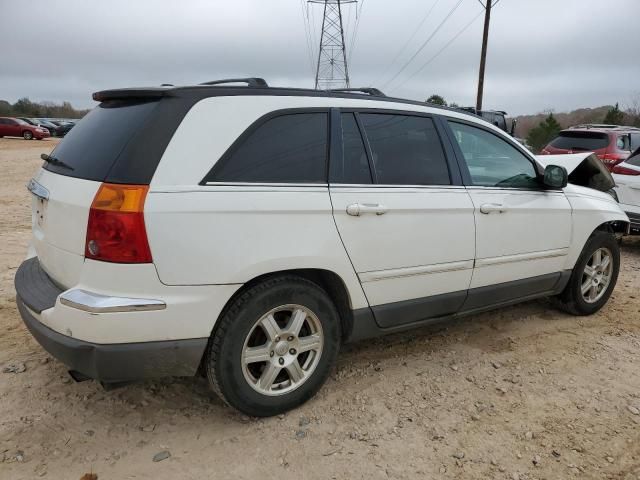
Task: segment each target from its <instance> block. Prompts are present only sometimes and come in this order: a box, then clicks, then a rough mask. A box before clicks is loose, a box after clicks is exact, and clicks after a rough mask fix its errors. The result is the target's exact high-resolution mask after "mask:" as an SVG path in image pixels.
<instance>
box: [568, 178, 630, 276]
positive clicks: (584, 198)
mask: <svg viewBox="0 0 640 480" xmlns="http://www.w3.org/2000/svg"><path fill="white" fill-rule="evenodd" d="M575 189H576V191H575V192H569V193H568V194H567V199H568V200H569V203H570V204H571V210H572V212H571V221H572V232H571V241H570V244H569V252H568V255H567V258H566V261H565V265H564V268H565V269H567V270H571V269H573V267H574V265H575V264H576V262H577V261H578V258H579V257H580V254H581V253H582V250H583V249H584V246H585V245H586V244H587V242H588V241H589V239H590V238H591V236H592V235H593V234H594V233H595V232H598V231H606V232H611V233H613V234H617V235H621V234H624V233H626V232H627V229H628V228H629V217H627V215H626V214H625V213H624V212H623V211H622V209H621V208H620V205H619V204H618V203H616V202H615V201H613V199H612V198H611V197H610V196H609V195H607V194H602V193H601V192H595V193H597V194H599V195H597V196H596V195H595V194H592V193H591V191H589V189H587V188H578V187H575ZM587 192H588V193H589V194H587Z"/></svg>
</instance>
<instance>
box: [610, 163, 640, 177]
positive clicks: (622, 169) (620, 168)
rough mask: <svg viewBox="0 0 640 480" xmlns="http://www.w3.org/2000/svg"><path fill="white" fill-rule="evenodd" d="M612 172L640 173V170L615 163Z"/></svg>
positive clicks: (620, 173)
mask: <svg viewBox="0 0 640 480" xmlns="http://www.w3.org/2000/svg"><path fill="white" fill-rule="evenodd" d="M611 173H617V174H619V175H640V170H634V169H632V168H627V167H623V166H622V165H615V166H614V167H613V168H612V169H611Z"/></svg>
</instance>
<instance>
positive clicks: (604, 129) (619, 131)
mask: <svg viewBox="0 0 640 480" xmlns="http://www.w3.org/2000/svg"><path fill="white" fill-rule="evenodd" d="M638 147H640V128H636V127H620V126H617V125H604V124H585V125H576V126H575V127H571V128H567V129H566V130H562V131H561V132H560V134H559V135H558V136H557V137H556V138H554V139H553V140H552V141H551V142H549V144H548V145H547V146H546V147H544V148H543V149H542V152H541V154H542V155H559V154H566V153H578V152H594V153H595V154H596V155H597V156H598V158H599V159H600V160H601V161H602V162H603V163H604V164H605V165H606V166H607V168H608V169H609V170H611V169H612V168H613V166H614V165H617V164H618V163H620V162H622V161H623V160H624V159H626V158H627V157H628V156H629V154H630V153H631V151H632V150H634V149H635V148H638Z"/></svg>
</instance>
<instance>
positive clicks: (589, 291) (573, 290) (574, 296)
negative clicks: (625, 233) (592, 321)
mask: <svg viewBox="0 0 640 480" xmlns="http://www.w3.org/2000/svg"><path fill="white" fill-rule="evenodd" d="M619 270H620V246H619V245H618V242H617V241H616V238H615V236H614V235H612V234H611V233H608V232H596V233H594V234H593V235H592V236H591V238H590V239H589V240H588V241H587V244H586V245H585V246H584V249H583V250H582V253H581V254H580V258H578V261H577V262H576V265H575V267H574V268H573V272H572V273H571V278H570V279H569V283H568V284H567V286H566V287H565V289H564V291H563V292H562V293H561V294H560V295H559V296H558V300H559V301H560V306H561V308H563V309H564V310H565V311H567V312H569V313H571V314H573V315H591V314H592V313H595V312H597V311H598V310H600V309H601V308H602V306H603V305H604V304H605V303H607V300H609V297H610V296H611V292H613V289H614V287H615V286H616V282H617V280H618V272H619Z"/></svg>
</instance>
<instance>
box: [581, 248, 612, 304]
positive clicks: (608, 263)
mask: <svg viewBox="0 0 640 480" xmlns="http://www.w3.org/2000/svg"><path fill="white" fill-rule="evenodd" d="M612 258H613V257H612V253H611V251H610V250H609V249H608V248H604V247H603V248H598V249H597V250H596V251H595V252H593V254H592V255H591V257H590V258H589V260H588V261H587V264H586V265H585V267H584V271H583V272H582V282H581V286H580V292H581V293H582V298H583V299H584V301H585V302H587V303H595V302H597V301H598V300H600V299H601V298H602V296H603V295H604V294H605V292H606V291H607V287H608V286H609V283H611V276H612V273H613V261H612Z"/></svg>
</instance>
